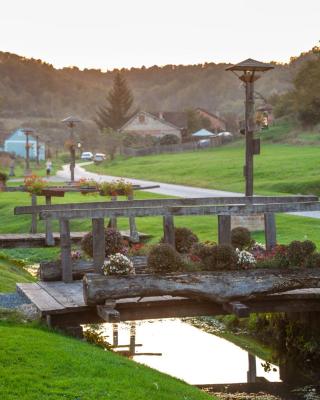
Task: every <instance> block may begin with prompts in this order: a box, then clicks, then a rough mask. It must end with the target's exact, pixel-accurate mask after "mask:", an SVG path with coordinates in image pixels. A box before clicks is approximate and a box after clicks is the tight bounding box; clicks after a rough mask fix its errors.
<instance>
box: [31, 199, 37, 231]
mask: <svg viewBox="0 0 320 400" xmlns="http://www.w3.org/2000/svg"><path fill="white" fill-rule="evenodd" d="M36 205H37V196H36V195H35V194H33V193H32V195H31V206H32V207H35V206H36ZM30 233H37V213H32V216H31V227H30Z"/></svg>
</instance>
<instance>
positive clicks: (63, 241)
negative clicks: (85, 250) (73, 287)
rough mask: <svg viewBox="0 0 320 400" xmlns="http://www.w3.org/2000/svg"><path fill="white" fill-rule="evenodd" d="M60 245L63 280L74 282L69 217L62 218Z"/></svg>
mask: <svg viewBox="0 0 320 400" xmlns="http://www.w3.org/2000/svg"><path fill="white" fill-rule="evenodd" d="M59 222H60V247H61V266H62V280H63V282H72V279H73V278H72V258H71V239H70V222H69V220H68V219H65V218H61V219H60V221H59Z"/></svg>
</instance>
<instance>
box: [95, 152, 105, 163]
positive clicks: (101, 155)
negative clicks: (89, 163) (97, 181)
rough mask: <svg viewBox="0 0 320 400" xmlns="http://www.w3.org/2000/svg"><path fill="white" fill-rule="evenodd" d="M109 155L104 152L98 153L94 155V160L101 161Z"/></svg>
mask: <svg viewBox="0 0 320 400" xmlns="http://www.w3.org/2000/svg"><path fill="white" fill-rule="evenodd" d="M106 158H107V156H106V155H105V154H104V153H96V154H95V155H94V157H93V161H95V162H101V161H104V160H106Z"/></svg>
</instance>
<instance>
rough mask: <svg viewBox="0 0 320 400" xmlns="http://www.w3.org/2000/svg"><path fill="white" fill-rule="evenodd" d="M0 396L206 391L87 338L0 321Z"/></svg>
mask: <svg viewBox="0 0 320 400" xmlns="http://www.w3.org/2000/svg"><path fill="white" fill-rule="evenodd" d="M0 398H1V399H5V400H43V399H48V400H60V399H66V400H99V399H101V400H102V399H103V400H105V399H112V400H122V399H123V400H128V399H130V400H138V399H139V400H140V399H141V400H149V399H152V400H169V399H172V400H182V399H185V400H187V399H188V400H200V399H209V398H210V397H209V396H208V395H206V394H204V393H202V392H200V391H199V390H198V389H196V388H194V387H192V386H189V385H187V384H185V383H183V382H182V381H179V380H177V379H174V378H171V377H169V376H167V375H165V374H162V373H160V372H157V371H155V370H152V369H151V368H148V367H145V366H143V365H140V364H138V363H135V362H133V361H131V360H128V359H126V358H124V357H121V356H119V355H116V354H114V353H111V352H107V351H104V350H102V349H100V348H98V347H96V346H93V345H90V344H87V343H85V342H81V341H79V340H76V339H73V338H69V337H65V336H63V335H60V334H58V333H55V332H51V331H48V330H47V329H44V328H39V327H37V326H32V325H22V324H16V323H10V322H9V323H8V322H0ZM211 398H212V397H211Z"/></svg>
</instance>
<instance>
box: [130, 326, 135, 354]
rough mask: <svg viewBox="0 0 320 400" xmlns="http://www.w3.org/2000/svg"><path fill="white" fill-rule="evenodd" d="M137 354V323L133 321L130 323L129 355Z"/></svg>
mask: <svg viewBox="0 0 320 400" xmlns="http://www.w3.org/2000/svg"><path fill="white" fill-rule="evenodd" d="M135 352H136V323H135V321H132V322H131V323H130V345H129V353H130V355H131V356H133V355H134V354H135Z"/></svg>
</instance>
